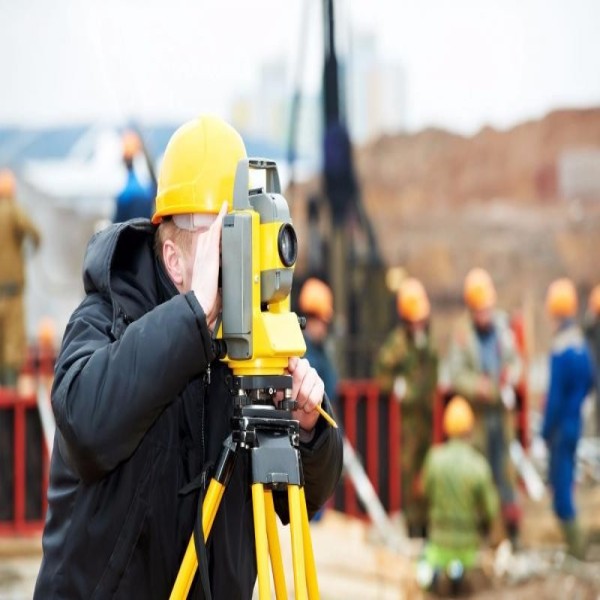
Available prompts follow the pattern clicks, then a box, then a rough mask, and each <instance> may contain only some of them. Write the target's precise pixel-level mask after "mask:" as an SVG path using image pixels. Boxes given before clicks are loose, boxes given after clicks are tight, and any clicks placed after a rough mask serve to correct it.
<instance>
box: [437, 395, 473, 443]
mask: <svg viewBox="0 0 600 600" xmlns="http://www.w3.org/2000/svg"><path fill="white" fill-rule="evenodd" d="M473 422H474V416H473V409H472V408H471V405H470V404H469V403H468V402H467V401H466V400H465V399H464V398H463V397H462V396H454V397H453V398H452V399H451V400H450V402H448V405H447V406H446V410H445V411H444V431H445V432H446V435H448V436H449V437H454V436H458V435H463V434H465V433H468V432H469V431H471V429H473Z"/></svg>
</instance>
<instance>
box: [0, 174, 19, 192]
mask: <svg viewBox="0 0 600 600" xmlns="http://www.w3.org/2000/svg"><path fill="white" fill-rule="evenodd" d="M16 187H17V182H16V179H15V176H14V174H13V172H12V171H11V170H10V169H0V198H14V196H15V188H16Z"/></svg>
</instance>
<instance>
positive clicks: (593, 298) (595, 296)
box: [588, 283, 600, 315]
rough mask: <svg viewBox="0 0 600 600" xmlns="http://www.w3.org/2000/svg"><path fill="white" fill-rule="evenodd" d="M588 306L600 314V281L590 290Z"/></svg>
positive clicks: (594, 312)
mask: <svg viewBox="0 0 600 600" xmlns="http://www.w3.org/2000/svg"><path fill="white" fill-rule="evenodd" d="M588 308H589V309H590V312H591V313H592V314H594V315H600V283H599V284H598V285H595V286H594V287H593V288H592V291H591V292H590V297H589V300H588Z"/></svg>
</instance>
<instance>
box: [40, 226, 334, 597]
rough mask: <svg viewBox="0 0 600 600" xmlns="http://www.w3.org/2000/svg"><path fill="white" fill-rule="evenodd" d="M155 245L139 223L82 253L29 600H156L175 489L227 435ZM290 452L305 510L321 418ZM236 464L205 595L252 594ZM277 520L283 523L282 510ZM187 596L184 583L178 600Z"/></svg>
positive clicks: (182, 497)
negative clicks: (298, 468) (306, 440)
mask: <svg viewBox="0 0 600 600" xmlns="http://www.w3.org/2000/svg"><path fill="white" fill-rule="evenodd" d="M153 240H154V227H153V226H152V225H150V223H149V221H147V220H145V219H137V220H133V221H129V222H126V223H119V224H115V225H113V226H111V227H109V228H107V229H105V230H104V231H102V232H101V233H99V234H96V235H95V236H94V237H93V238H92V240H91V241H90V244H89V246H88V250H87V253H86V257H85V262H84V287H85V292H86V296H85V299H84V300H83V301H82V303H81V304H80V305H79V307H78V308H77V309H76V310H75V311H74V313H73V315H72V316H71V319H70V321H69V324H68V326H67V328H66V331H65V335H64V339H63V343H62V348H61V351H60V356H59V358H58V362H57V366H56V370H55V375H56V377H55V382H54V387H53V390H52V406H53V410H54V414H55V417H56V425H57V430H56V437H55V440H54V449H53V453H52V459H51V466H50V485H49V489H48V513H47V517H46V526H45V529H44V535H43V549H44V557H43V561H42V566H41V569H40V573H39V575H38V580H37V584H36V589H35V596H34V597H35V598H36V600H48V599H51V598H64V599H69V600H75V599H77V598H82V599H83V598H85V599H86V600H88V599H92V598H93V599H99V598H128V599H130V598H143V599H149V598H156V599H160V600H163V599H165V598H168V597H169V594H170V592H171V589H172V586H173V583H174V581H175V578H176V576H177V572H178V570H179V566H180V564H181V560H182V558H183V555H184V552H185V549H186V546H187V543H188V541H189V538H190V534H191V532H192V528H193V524H194V520H195V518H196V515H197V512H198V500H199V498H198V496H199V492H198V491H197V490H196V491H194V492H191V493H187V494H181V493H180V491H181V490H182V488H184V486H186V485H187V484H189V483H190V482H191V481H193V480H194V479H195V478H197V477H198V475H199V474H200V473H202V472H203V470H204V469H205V468H206V467H207V465H210V464H211V463H214V462H216V460H217V459H218V456H219V454H220V452H221V448H222V442H223V440H224V439H225V438H226V436H227V435H228V433H229V431H230V421H229V419H230V416H231V414H232V406H231V405H232V402H231V398H230V394H229V391H228V389H227V386H226V382H225V376H226V375H227V373H228V369H227V367H226V366H225V365H224V364H223V363H221V362H220V361H218V360H215V357H214V353H213V349H212V344H211V340H210V334H209V331H208V328H207V326H206V319H205V315H204V313H203V311H202V308H201V306H200V304H199V303H198V301H197V300H196V297H195V295H194V294H193V293H187V294H178V293H177V291H176V289H175V287H174V286H173V284H172V283H171V282H170V280H169V279H168V278H167V276H166V275H165V273H164V271H163V270H162V268H161V267H160V266H159V263H158V262H157V261H156V260H155V258H154V255H153V248H152V246H153ZM209 364H210V366H211V369H210V372H211V376H210V378H209V377H207V367H208V366H209ZM327 408H328V410H330V409H329V407H327ZM300 450H301V457H302V464H303V469H304V476H305V491H306V499H307V506H308V509H309V513H314V512H315V511H316V510H317V509H318V507H319V506H320V505H321V504H322V503H323V502H324V501H325V500H326V499H327V498H328V497H329V496H330V495H331V493H332V492H333V490H334V487H335V485H336V483H337V481H338V479H339V476H340V473H341V466H342V441H341V437H340V436H339V434H338V432H337V431H336V430H334V429H332V428H330V427H328V426H326V424H325V422H324V420H323V419H319V421H318V423H317V428H316V434H315V437H314V438H313V441H312V442H311V444H310V445H304V444H301V449H300ZM247 463H248V458H247V456H246V453H242V454H241V455H240V456H239V458H238V459H237V461H236V463H235V471H234V474H233V476H232V479H231V481H230V483H229V484H228V486H227V488H226V492H225V495H224V498H223V500H222V502H221V504H220V506H219V510H218V513H217V517H216V520H215V523H214V526H213V529H212V532H211V537H210V539H209V543H208V546H207V549H208V565H209V572H210V580H211V589H212V592H213V597H214V598H216V599H220V598H223V599H227V600H232V599H235V598H250V597H251V595H252V589H253V586H254V582H255V579H256V569H255V555H254V553H255V551H254V543H253V517H252V505H251V495H250V485H249V479H248V468H247V467H248V464H247ZM278 513H279V515H280V518H282V520H283V521H284V522H285V521H286V519H287V514H286V510H285V508H284V504H283V503H281V504H278ZM198 594H199V585H198V582H197V580H196V581H195V583H194V586H193V588H192V590H191V593H190V596H189V597H190V598H193V597H198Z"/></svg>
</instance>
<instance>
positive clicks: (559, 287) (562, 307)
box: [546, 277, 577, 318]
mask: <svg viewBox="0 0 600 600" xmlns="http://www.w3.org/2000/svg"><path fill="white" fill-rule="evenodd" d="M546 310H547V311H548V314H549V315H550V316H552V317H558V318H568V317H574V316H575V315H576V314H577V290H576V289H575V285H574V284H573V282H572V281H571V280H570V279H568V278H567V277H563V278H562V279H556V280H555V281H553V282H552V283H551V284H550V286H549V287H548V292H547V294H546Z"/></svg>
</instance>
